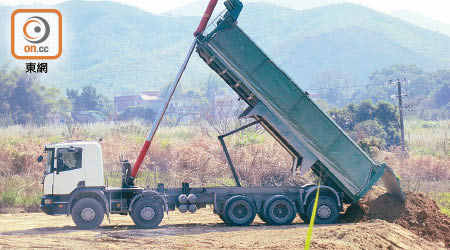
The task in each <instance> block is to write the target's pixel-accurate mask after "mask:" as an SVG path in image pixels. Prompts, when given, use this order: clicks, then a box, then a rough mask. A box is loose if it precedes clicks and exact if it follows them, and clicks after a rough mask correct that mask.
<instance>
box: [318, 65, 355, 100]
mask: <svg viewBox="0 0 450 250" xmlns="http://www.w3.org/2000/svg"><path fill="white" fill-rule="evenodd" d="M313 83H314V86H317V89H314V88H313V89H312V90H314V91H317V92H318V93H319V95H320V97H321V98H322V99H325V101H327V102H328V103H330V104H333V105H336V106H339V107H342V106H344V105H346V104H348V103H349V102H351V98H350V97H351V96H352V94H353V88H352V86H353V85H355V80H354V79H353V78H351V77H350V76H349V75H348V74H347V73H345V72H342V71H336V70H327V71H323V72H321V73H319V74H317V75H315V76H314V77H313Z"/></svg>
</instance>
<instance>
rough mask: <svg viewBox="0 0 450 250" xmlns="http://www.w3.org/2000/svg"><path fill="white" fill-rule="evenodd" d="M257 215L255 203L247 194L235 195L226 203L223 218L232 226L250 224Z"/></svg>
mask: <svg viewBox="0 0 450 250" xmlns="http://www.w3.org/2000/svg"><path fill="white" fill-rule="evenodd" d="M255 216H256V206H255V203H254V202H253V201H252V200H251V199H249V198H247V197H245V196H240V195H236V196H233V197H231V198H230V199H228V200H227V202H226V203H225V209H224V214H223V218H224V219H225V222H226V223H227V224H228V225H230V226H248V225H250V224H252V222H253V220H254V219H255Z"/></svg>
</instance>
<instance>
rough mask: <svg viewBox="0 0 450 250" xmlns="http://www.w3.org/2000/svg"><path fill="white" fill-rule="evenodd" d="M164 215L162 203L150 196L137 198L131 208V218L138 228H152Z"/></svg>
mask: <svg viewBox="0 0 450 250" xmlns="http://www.w3.org/2000/svg"><path fill="white" fill-rule="evenodd" d="M163 217H164V210H163V205H162V204H161V203H160V202H159V201H156V200H154V199H152V198H142V199H139V200H137V201H136V202H135V203H134V205H133V208H132V210H131V218H132V219H133V221H134V224H136V226H138V227H139V228H145V229H147V228H154V227H157V226H158V225H159V223H161V221H162V219H163Z"/></svg>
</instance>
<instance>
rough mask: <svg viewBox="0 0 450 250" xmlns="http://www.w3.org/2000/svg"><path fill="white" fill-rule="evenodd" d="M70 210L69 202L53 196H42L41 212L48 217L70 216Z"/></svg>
mask: <svg viewBox="0 0 450 250" xmlns="http://www.w3.org/2000/svg"><path fill="white" fill-rule="evenodd" d="M46 201H47V202H46ZM49 201H51V203H50V202H49ZM68 209H69V207H68V203H67V201H64V200H62V199H61V197H58V196H52V195H44V196H42V199H41V210H42V211H43V212H44V213H46V214H48V215H58V214H68Z"/></svg>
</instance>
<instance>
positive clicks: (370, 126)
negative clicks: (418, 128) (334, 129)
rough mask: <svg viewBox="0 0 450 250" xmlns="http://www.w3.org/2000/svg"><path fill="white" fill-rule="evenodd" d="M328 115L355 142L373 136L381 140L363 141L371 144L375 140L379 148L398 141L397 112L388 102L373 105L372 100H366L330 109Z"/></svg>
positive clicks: (396, 143)
mask: <svg viewBox="0 0 450 250" xmlns="http://www.w3.org/2000/svg"><path fill="white" fill-rule="evenodd" d="M330 116H331V117H332V118H333V119H334V120H335V121H336V123H337V124H339V125H340V126H341V127H342V128H343V129H344V130H345V131H347V132H348V133H349V134H350V136H351V137H352V138H353V139H354V140H355V141H357V142H359V141H361V140H365V139H366V138H369V137H375V138H378V139H381V140H382V141H381V142H378V140H369V141H367V140H366V141H365V143H369V142H370V143H369V144H371V145H372V146H373V144H374V143H375V142H377V143H376V144H377V145H378V146H377V147H378V148H379V149H383V148H385V147H390V146H392V145H398V144H399V143H400V136H399V132H400V131H399V125H398V113H397V109H396V108H395V106H394V105H392V104H390V103H387V102H379V103H377V105H375V106H374V105H373V103H372V101H370V100H366V101H363V102H361V103H360V104H349V105H347V106H345V107H344V108H342V109H338V108H335V109H332V110H331V111H330Z"/></svg>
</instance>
